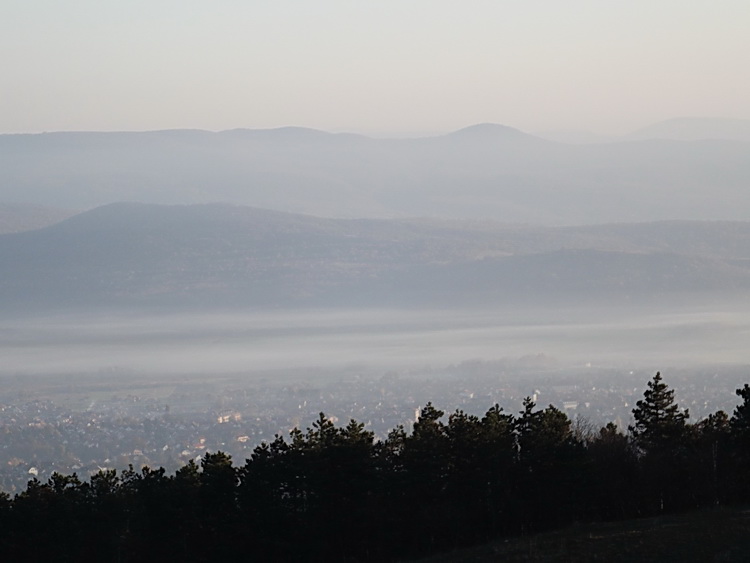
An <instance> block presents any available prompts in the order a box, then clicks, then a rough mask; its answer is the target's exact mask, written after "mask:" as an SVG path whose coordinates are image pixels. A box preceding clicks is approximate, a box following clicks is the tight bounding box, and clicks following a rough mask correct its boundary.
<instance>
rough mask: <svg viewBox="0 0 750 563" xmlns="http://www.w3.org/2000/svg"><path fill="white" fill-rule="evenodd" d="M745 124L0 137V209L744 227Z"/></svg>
mask: <svg viewBox="0 0 750 563" xmlns="http://www.w3.org/2000/svg"><path fill="white" fill-rule="evenodd" d="M747 123H748V122H741V121H731V122H729V121H727V122H724V121H721V122H719V121H717V120H711V121H705V120H703V121H701V120H678V121H671V122H665V123H663V124H660V125H656V126H654V127H652V128H647V129H645V130H642V131H640V132H637V133H634V134H633V135H631V136H629V137H628V138H627V139H623V140H620V141H618V142H610V143H598V144H579V145H573V144H565V143H559V142H553V141H549V140H546V139H542V138H540V137H536V136H533V135H529V134H526V133H523V132H521V131H518V130H516V129H513V128H510V127H504V126H501V125H494V124H481V125H476V126H473V127H468V128H466V129H462V130H460V131H456V132H454V133H450V134H447V135H442V136H435V137H425V138H416V139H372V138H368V137H364V136H360V135H351V134H330V133H324V132H321V131H316V130H311V129H301V128H282V129H273V130H245V129H238V130H231V131H224V132H221V133H211V132H207V131H196V130H174V131H153V132H143V133H85V132H82V133H45V134H35V135H0V186H2V195H1V196H0V202H2V201H4V202H20V203H26V204H34V205H44V206H51V207H58V208H63V209H90V208H93V207H96V206H100V205H104V204H108V203H112V202H117V201H139V202H143V203H157V204H197V203H211V202H226V203H232V204H236V205H247V206H253V207H260V208H265V209H275V210H277V211H285V212H293V213H306V214H311V215H317V216H325V217H339V218H355V217H370V218H406V217H436V218H445V219H492V220H497V221H502V222H514V223H533V224H546V225H575V224H598V223H610V222H636V221H639V222H640V221H657V220H696V219H711V220H746V219H750V190H748V189H747V187H748V185H750V140H748V139H747V138H746V137H745V136H744V135H745V134H744V133H743V131H746V130H747ZM719 129H721V131H728V133H727V136H726V137H723V138H718V136H720V135H718V133H716V132H717V131H719ZM699 131H707V132H709V133H710V134H708V133H706V135H708V136H707V137H705V135H704V133H700V132H699ZM730 133H731V134H730ZM676 136H677V137H679V138H686V139H693V138H701V139H704V138H706V140H699V141H691V142H685V141H681V140H671V139H670V137H672V138H674V137H676Z"/></svg>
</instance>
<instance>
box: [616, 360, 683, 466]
mask: <svg viewBox="0 0 750 563" xmlns="http://www.w3.org/2000/svg"><path fill="white" fill-rule="evenodd" d="M647 385H648V389H646V391H644V393H643V399H641V400H640V401H638V402H637V403H636V404H635V408H634V409H633V418H634V419H635V424H634V425H631V426H630V427H629V430H630V433H631V435H632V436H633V438H634V440H635V443H636V445H637V446H638V447H639V448H641V449H642V450H643V451H646V452H647V451H650V450H654V449H656V448H664V447H671V446H674V445H676V443H677V442H678V441H679V439H680V438H681V437H682V436H683V434H684V431H685V421H686V420H687V418H688V416H689V414H688V411H687V409H685V410H684V411H681V410H680V408H679V406H678V405H677V403H675V400H674V391H673V390H672V389H669V387H668V386H667V384H666V383H664V381H662V377H661V373H660V372H658V371H657V372H656V375H655V376H654V378H653V379H652V380H651V381H649V382H648V384H647Z"/></svg>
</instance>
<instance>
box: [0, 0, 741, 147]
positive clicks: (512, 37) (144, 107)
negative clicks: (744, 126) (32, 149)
mask: <svg viewBox="0 0 750 563" xmlns="http://www.w3.org/2000/svg"><path fill="white" fill-rule="evenodd" d="M0 61H1V62H2V64H1V65H0V70H1V71H0V132H5V133H9V132H36V131H53V130H143V129H162V128H201V129H210V130H221V129H229V128H235V127H278V126H284V125H299V126H307V127H315V128H319V129H325V130H329V131H339V130H347V131H359V132H365V133H371V134H384V133H393V134H405V133H427V132H440V131H448V130H453V129H458V128H460V127H464V126H466V125H470V124H473V123H479V122H486V121H491V122H496V123H503V124H506V125H510V126H513V127H518V128H520V129H523V130H525V131H545V130H560V129H563V130H570V129H586V130H589V131H593V132H597V133H613V134H618V133H625V132H629V131H631V130H634V129H637V128H639V127H641V126H644V125H648V124H650V123H652V122H655V121H659V120H661V119H665V118H670V117H678V116H718V117H738V118H746V119H750V1H748V0H711V1H704V0H690V1H685V0H629V1H627V2H624V1H622V0H617V1H614V0H566V1H562V0H525V1H521V0H487V1H485V0H473V1H465V2H458V1H457V0H451V1H448V0H398V1H395V0H377V1H358V0H304V1H302V0H298V1H290V0H264V1H261V0H213V1H211V2H208V1H205V0H203V1H196V0H179V1H178V0H148V1H145V0H128V1H126V2H125V1H114V0H31V1H29V0H4V1H3V2H2V7H1V9H0Z"/></svg>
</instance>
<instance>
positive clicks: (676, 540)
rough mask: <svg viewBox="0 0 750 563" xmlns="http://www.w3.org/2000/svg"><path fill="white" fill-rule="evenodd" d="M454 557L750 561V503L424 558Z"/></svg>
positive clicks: (436, 562) (431, 562) (437, 561)
mask: <svg viewBox="0 0 750 563" xmlns="http://www.w3.org/2000/svg"><path fill="white" fill-rule="evenodd" d="M420 561H422V563H448V562H467V563H471V562H476V563H480V562H481V563H485V562H494V561H498V562H501V561H502V562H508V561H544V562H552V563H554V562H563V561H564V562H584V561H603V562H604V561H606V562H616V561H628V562H629V561H637V562H650V561H653V562H659V563H663V562H675V563H677V562H686V561H695V562H698V561H700V562H722V563H724V562H750V507H743V508H715V509H710V510H700V511H695V512H690V513H686V514H677V515H669V516H660V517H656V518H644V519H639V520H628V521H624V522H609V523H599V524H585V525H582V524H578V525H574V526H571V527H569V528H566V529H563V530H558V531H555V532H548V533H544V534H536V535H533V536H526V537H520V538H511V539H507V540H499V541H496V542H493V543H489V544H485V545H482V546H479V547H474V548H468V549H463V550H456V551H453V552H451V553H446V554H442V555H438V556H435V557H430V558H427V559H422V560H420Z"/></svg>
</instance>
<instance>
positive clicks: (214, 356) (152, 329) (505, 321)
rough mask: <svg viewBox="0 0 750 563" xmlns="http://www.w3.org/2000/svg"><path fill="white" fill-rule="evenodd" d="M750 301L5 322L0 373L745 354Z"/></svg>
mask: <svg viewBox="0 0 750 563" xmlns="http://www.w3.org/2000/svg"><path fill="white" fill-rule="evenodd" d="M748 342H750V304H748V305H745V306H742V307H738V306H737V305H736V304H735V305H733V306H715V307H710V308H709V307H705V306H703V307H699V306H695V307H692V308H681V309H680V310H679V311H676V310H669V309H667V308H665V309H664V310H661V311H655V310H653V308H651V309H649V310H638V309H637V308H630V309H627V310H625V309H622V308H618V309H615V308H598V309H586V310H584V309H580V308H577V309H570V310H564V309H556V310H543V311H531V310H528V309H526V310H523V311H512V310H493V311H467V310H461V311H456V310H440V311H403V310H401V311H383V310H345V311H342V310H339V311H330V310H327V311H303V312H296V313H292V312H288V311H285V312H270V313H269V312H258V313H253V312H245V313H235V314H226V315H218V314H213V315H193V316H188V315H184V316H173V315H170V316H167V315H163V316H159V315H135V314H133V313H123V314H110V315H91V316H82V315H77V316H72V315H71V316H55V317H51V318H39V317H37V318H33V319H32V318H29V319H23V320H8V319H6V320H4V321H2V322H0V353H1V354H2V358H3V364H2V367H1V368H0V373H4V374H13V373H21V374H23V373H28V374H38V373H50V374H54V373H71V372H96V371H98V370H111V369H112V368H117V369H122V370H134V371H137V372H145V373H157V372H158V373H206V374H207V375H210V374H211V373H225V372H237V371H240V372H242V371H247V372H252V371H255V370H265V369H284V368H299V367H305V366H310V367H313V366H315V367H323V368H325V367H331V368H334V367H335V368H340V367H345V366H347V365H358V366H369V367H375V368H381V367H382V368H384V369H393V368H414V367H419V366H424V365H431V366H434V367H442V366H445V365H447V364H450V363H456V362H461V361H465V360H472V359H482V360H496V359H501V358H518V357H521V356H525V355H529V354H545V355H547V356H550V357H552V358H555V359H557V360H559V361H560V362H562V363H563V364H568V365H575V364H581V363H588V362H591V363H594V364H603V365H611V366H614V365H622V364H629V365H640V366H650V367H654V368H655V369H656V368H658V367H660V366H665V365H690V364H705V363H747V361H748V352H747V344H748Z"/></svg>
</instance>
